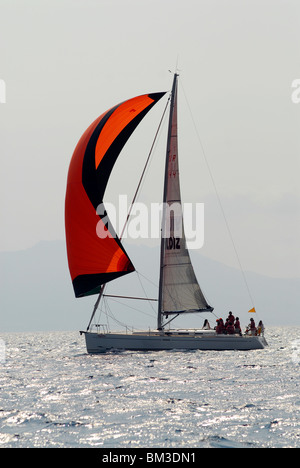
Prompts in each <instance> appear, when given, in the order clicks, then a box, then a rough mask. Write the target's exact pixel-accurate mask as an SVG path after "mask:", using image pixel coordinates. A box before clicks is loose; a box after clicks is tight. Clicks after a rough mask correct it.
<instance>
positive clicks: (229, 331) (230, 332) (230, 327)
mask: <svg viewBox="0 0 300 468" xmlns="http://www.w3.org/2000/svg"><path fill="white" fill-rule="evenodd" d="M226 331H227V334H228V335H234V325H233V323H231V322H230V321H229V320H228V324H227V327H226Z"/></svg>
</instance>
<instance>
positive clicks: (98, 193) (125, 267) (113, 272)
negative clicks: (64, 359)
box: [65, 93, 165, 297]
mask: <svg viewBox="0 0 300 468" xmlns="http://www.w3.org/2000/svg"><path fill="white" fill-rule="evenodd" d="M164 94H165V93H155V94H145V95H143V96H138V97H135V98H133V99H129V100H128V101H125V102H123V103H121V104H118V105H117V106H115V107H113V108H112V109H110V110H108V111H107V112H105V113H104V114H102V115H101V116H100V117H98V118H97V119H96V120H95V121H94V122H93V123H92V124H91V125H90V126H89V127H88V129H87V130H86V131H85V132H84V134H83V135H82V137H81V138H80V140H79V142H78V144H77V146H76V148H75V151H74V153H73V156H72V159H71V163H70V167H69V173H68V180H67V191H66V200H65V228H66V243H67V253H68V262H69V269H70V274H71V278H72V283H73V287H74V292H75V296H76V297H82V296H88V295H90V294H97V293H98V292H99V291H100V288H101V285H102V284H104V283H107V282H108V281H111V280H113V279H116V278H118V277H120V276H122V275H125V274H127V273H130V272H132V271H134V266H133V265H132V263H131V261H130V259H129V257H128V256H127V254H126V252H125V250H124V248H123V246H122V245H121V243H120V240H119V239H118V237H117V236H116V235H115V234H114V233H110V234H111V235H108V236H107V237H104V238H101V237H98V235H97V232H96V228H97V225H98V227H99V223H100V224H101V223H102V217H101V215H99V214H97V212H96V210H97V207H98V206H99V205H100V204H101V203H102V202H103V196H104V193H105V189H106V186H107V182H108V179H109V176H110V173H111V171H112V169H113V166H114V164H115V162H116V160H117V158H118V156H119V154H120V152H121V150H122V148H123V146H124V145H125V143H126V141H127V140H128V138H129V137H130V135H131V134H132V132H133V131H134V130H135V128H136V127H137V125H138V124H139V123H140V122H141V120H142V119H143V117H144V116H145V115H146V114H147V113H148V112H149V110H150V109H151V108H152V107H153V106H154V105H155V104H156V103H157V102H158V101H159V100H160V99H161V98H162V96H163V95H164ZM106 221H107V219H106ZM103 229H106V228H104V226H103Z"/></svg>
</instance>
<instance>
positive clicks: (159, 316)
mask: <svg viewBox="0 0 300 468" xmlns="http://www.w3.org/2000/svg"><path fill="white" fill-rule="evenodd" d="M178 76H179V74H178V73H174V78H173V85H172V91H171V104H170V116H169V128H168V140H167V153H166V165H165V181H164V193H163V207H164V209H163V214H162V226H165V216H166V212H165V203H166V201H167V190H168V167H169V154H170V147H171V137H172V123H173V115H174V107H175V102H176V106H177V99H176V101H175V97H176V98H177V80H178ZM161 231H162V232H161V241H160V242H161V243H160V276H159V295H158V314H157V329H158V330H162V328H163V324H162V321H163V310H162V294H163V269H164V251H165V239H164V236H163V229H162V230H161Z"/></svg>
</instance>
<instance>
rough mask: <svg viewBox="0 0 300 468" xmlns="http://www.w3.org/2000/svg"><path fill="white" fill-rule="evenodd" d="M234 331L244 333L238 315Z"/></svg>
mask: <svg viewBox="0 0 300 468" xmlns="http://www.w3.org/2000/svg"><path fill="white" fill-rule="evenodd" d="M234 331H235V333H238V334H239V335H241V334H242V330H241V324H240V319H239V318H238V317H236V319H235V324H234Z"/></svg>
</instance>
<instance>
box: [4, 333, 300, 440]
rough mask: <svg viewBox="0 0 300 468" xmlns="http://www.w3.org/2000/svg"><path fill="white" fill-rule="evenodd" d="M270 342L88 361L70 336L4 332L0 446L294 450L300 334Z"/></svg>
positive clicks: (78, 340)
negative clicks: (256, 346) (244, 347)
mask: <svg viewBox="0 0 300 468" xmlns="http://www.w3.org/2000/svg"><path fill="white" fill-rule="evenodd" d="M266 337H267V340H268V342H269V347H268V348H266V349H265V350H257V351H248V352H239V351H234V352H232V351H222V352H214V351H206V352H205V351H193V352H180V351H171V352H170V351H168V352H166V351H160V352H122V353H113V352H110V353H107V354H105V355H88V354H87V353H86V350H85V342H84V337H80V335H79V333H76V332H53V333H50V332H49V333H3V334H0V338H1V340H0V343H1V346H0V389H1V392H0V447H2V448H3V447H16V448H18V447H20V448H21V447H74V448H76V447H98V448H125V447H126V448H138V447H141V448H151V447H156V448H179V447H181V448H202V447H236V448H240V447H245V448H248V447H249V448H259V447H299V446H300V415H299V411H300V391H299V390H300V378H299V377H300V328H299V327H298V328H271V329H268V330H267V333H266Z"/></svg>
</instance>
